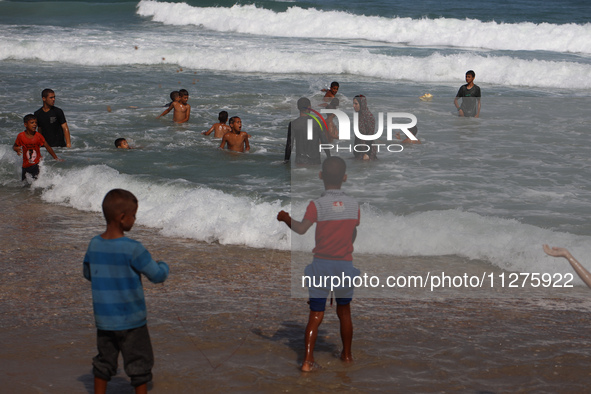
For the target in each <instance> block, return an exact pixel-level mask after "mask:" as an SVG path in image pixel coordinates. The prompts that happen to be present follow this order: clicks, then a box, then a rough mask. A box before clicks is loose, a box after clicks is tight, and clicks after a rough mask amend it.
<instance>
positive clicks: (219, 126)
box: [201, 111, 232, 138]
mask: <svg viewBox="0 0 591 394" xmlns="http://www.w3.org/2000/svg"><path fill="white" fill-rule="evenodd" d="M218 120H219V121H220V122H219V123H215V124H214V125H213V126H211V127H210V128H209V130H207V131H204V132H203V133H201V134H203V135H210V134H211V133H212V132H214V131H215V133H214V134H213V137H214V138H222V137H223V136H224V134H226V133H229V132H230V131H232V128H231V127H230V126H228V125H227V124H226V122H227V121H228V113H227V112H226V111H222V112H220V113H219V115H218Z"/></svg>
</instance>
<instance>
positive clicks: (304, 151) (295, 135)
mask: <svg viewBox="0 0 591 394" xmlns="http://www.w3.org/2000/svg"><path fill="white" fill-rule="evenodd" d="M308 119H310V120H312V134H313V138H312V139H311V140H308ZM294 142H295V145H296V148H295V149H296V160H295V161H296V164H320V162H321V160H320V144H321V143H322V144H326V143H327V140H326V135H325V133H324V132H323V131H322V130H321V129H320V126H318V123H316V122H315V121H314V120H313V119H312V118H311V117H309V116H300V117H299V118H297V119H296V120H294V121H292V122H289V127H288V129H287V143H286V145H285V160H289V158H290V156H291V149H292V147H293V144H294ZM324 152H325V153H326V155H327V156H330V151H329V150H328V149H325V150H324Z"/></svg>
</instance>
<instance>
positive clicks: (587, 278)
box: [542, 245, 591, 287]
mask: <svg viewBox="0 0 591 394" xmlns="http://www.w3.org/2000/svg"><path fill="white" fill-rule="evenodd" d="M542 247H543V248H544V252H546V254H547V255H548V256H552V257H564V258H565V259H567V260H568V262H569V263H570V265H571V266H572V267H573V268H574V269H575V272H576V273H577V274H578V275H579V277H580V278H581V279H582V280H583V282H585V284H586V285H587V286H589V287H591V273H589V271H587V270H586V269H585V267H583V266H582V265H581V263H579V262H578V261H577V259H575V258H574V257H573V255H572V254H570V252H569V251H568V249H566V248H558V247H556V246H555V247H553V248H550V246H548V245H542Z"/></svg>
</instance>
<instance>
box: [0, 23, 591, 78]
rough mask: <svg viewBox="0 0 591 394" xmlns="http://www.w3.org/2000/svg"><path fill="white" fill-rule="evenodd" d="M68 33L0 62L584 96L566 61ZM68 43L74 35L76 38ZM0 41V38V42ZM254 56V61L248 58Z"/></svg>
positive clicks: (589, 70) (8, 53)
mask: <svg viewBox="0 0 591 394" xmlns="http://www.w3.org/2000/svg"><path fill="white" fill-rule="evenodd" d="M71 34H74V33H65V32H64V33H63V35H62V36H59V37H58V36H55V39H54V40H52V42H46V41H45V40H44V39H43V38H42V37H39V38H38V39H34V38H32V37H28V38H27V40H20V39H19V40H16V39H10V38H7V39H6V40H3V42H2V43H1V44H0V60H37V61H41V60H42V61H45V62H61V63H68V64H74V65H83V66H125V65H158V64H174V65H179V66H181V67H184V68H188V69H197V70H212V71H222V72H223V71H227V72H242V73H269V74H332V75H343V74H350V75H358V76H364V77H374V78H382V79H386V80H395V81H399V80H402V81H404V80H407V81H414V80H416V79H417V76H420V79H421V82H422V83H429V82H432V83H448V82H450V81H457V78H458V75H459V76H463V75H464V73H465V71H466V70H467V69H474V70H476V71H477V78H478V81H479V83H490V84H496V85H505V86H528V87H534V88H559V89H577V90H580V89H589V88H591V64H584V63H578V62H568V61H550V60H537V59H533V60H529V59H519V58H515V57H511V56H494V55H481V54H473V53H459V54H448V55H443V54H439V53H434V54H431V55H429V56H426V57H416V56H391V55H385V54H376V53H371V52H370V51H369V50H367V49H363V50H361V51H359V50H356V51H353V50H338V51H331V50H330V49H329V48H326V50H317V49H315V48H305V47H297V46H293V47H290V48H289V49H285V48H282V47H280V46H278V47H273V46H269V45H265V44H264V43H261V44H255V43H251V45H249V46H248V47H240V46H238V47H236V48H232V49H227V48H226V49H223V47H217V46H192V47H180V48H175V47H171V46H170V45H164V44H163V45H158V44H157V43H153V42H152V43H151V44H146V45H140V46H139V47H138V48H137V49H136V48H135V47H134V46H133V45H132V44H131V43H127V44H126V43H125V42H121V41H120V42H114V41H113V40H111V39H109V38H105V39H104V42H101V41H100V40H91V41H92V45H90V43H89V42H86V41H84V42H80V41H79V40H77V39H76V37H73V36H72V37H70V35H71ZM76 36H78V34H77V33H76ZM0 38H1V37H0ZM253 52H256V56H253Z"/></svg>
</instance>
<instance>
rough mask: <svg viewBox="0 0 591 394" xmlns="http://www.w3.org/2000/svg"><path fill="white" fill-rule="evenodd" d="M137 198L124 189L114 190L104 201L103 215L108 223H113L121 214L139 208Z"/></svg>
mask: <svg viewBox="0 0 591 394" xmlns="http://www.w3.org/2000/svg"><path fill="white" fill-rule="evenodd" d="M137 204H138V201H137V198H136V197H135V196H134V195H133V193H132V192H130V191H127V190H124V189H113V190H111V191H109V192H108V193H107V195H106V196H105V198H104V199H103V215H104V216H105V220H106V221H107V223H110V222H112V221H113V220H115V219H116V218H117V216H119V214H121V213H127V212H128V211H130V210H132V209H135V208H137Z"/></svg>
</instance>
